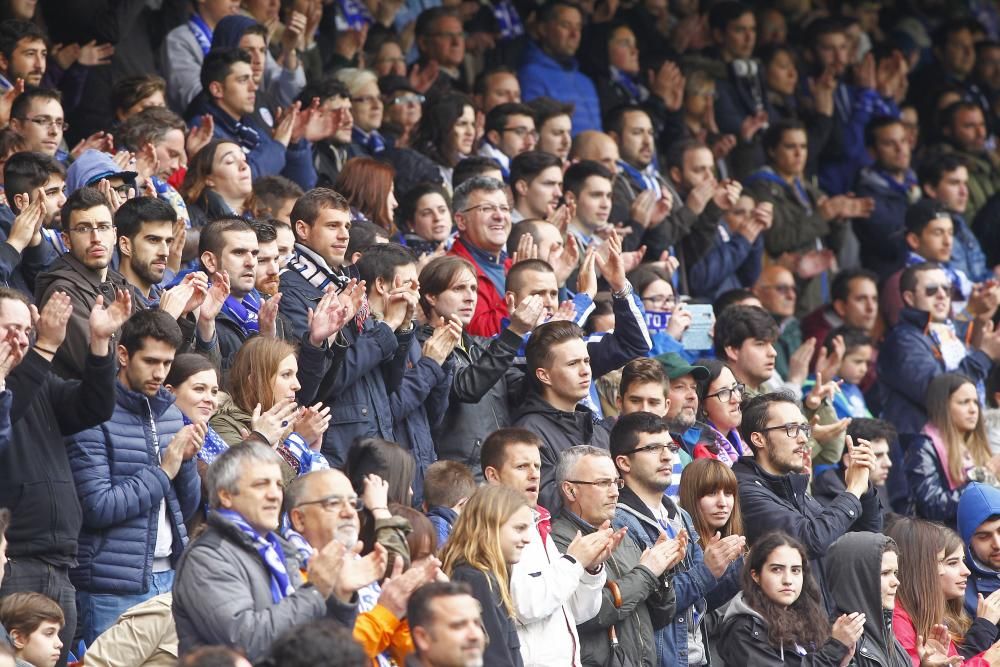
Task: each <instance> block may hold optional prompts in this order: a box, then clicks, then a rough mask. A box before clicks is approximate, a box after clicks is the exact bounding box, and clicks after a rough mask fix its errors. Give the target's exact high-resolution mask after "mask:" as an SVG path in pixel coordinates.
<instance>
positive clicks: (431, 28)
mask: <svg viewBox="0 0 1000 667" xmlns="http://www.w3.org/2000/svg"><path fill="white" fill-rule="evenodd" d="M414 33H415V35H416V42H417V50H418V51H419V52H420V58H419V60H418V61H417V63H416V64H415V65H414V69H418V70H425V69H426V68H428V67H433V66H435V65H436V66H437V67H438V75H437V76H436V77H435V78H434V82H433V83H432V84H431V87H430V88H429V89H428V90H427V91H426V94H427V95H428V97H432V98H433V96H438V95H442V94H444V93H446V92H448V91H449V90H458V91H462V92H465V91H468V90H469V81H468V77H467V76H466V73H465V72H463V71H462V70H463V65H464V63H465V37H466V35H465V28H464V27H463V26H462V19H461V18H460V17H459V15H458V13H457V12H456V11H455V10H454V9H452V8H451V7H433V8H431V9H428V10H426V11H423V12H421V13H420V15H419V16H418V17H417V22H416V25H415V26H414Z"/></svg>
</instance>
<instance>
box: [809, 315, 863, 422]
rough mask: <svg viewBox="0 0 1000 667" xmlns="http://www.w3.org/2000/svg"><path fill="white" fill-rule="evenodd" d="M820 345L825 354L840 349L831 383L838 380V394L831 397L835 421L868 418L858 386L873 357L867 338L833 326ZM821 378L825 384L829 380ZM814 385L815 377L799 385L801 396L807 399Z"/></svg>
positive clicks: (855, 332) (850, 328) (848, 329)
mask: <svg viewBox="0 0 1000 667" xmlns="http://www.w3.org/2000/svg"><path fill="white" fill-rule="evenodd" d="M838 339H839V340H838ZM823 346H824V347H825V348H826V353H827V355H833V354H835V351H836V350H837V348H838V347H842V349H843V352H842V354H843V357H842V360H841V362H840V368H839V369H838V370H837V372H836V374H835V375H834V377H833V379H834V380H839V381H840V391H838V392H837V393H836V394H835V395H834V397H833V409H834V410H836V412H837V418H838V419H843V418H844V417H852V418H853V417H865V418H870V417H871V416H872V413H871V411H870V410H869V409H868V404H867V403H865V396H864V393H863V392H862V391H861V387H860V386H859V385H860V384H861V380H862V379H864V377H865V375H866V374H867V373H868V368H869V367H870V366H871V363H872V356H873V355H874V354H875V347H874V345H873V344H872V339H871V337H870V336H869V335H868V334H866V333H865V332H864V331H862V330H861V329H856V328H854V327H848V326H843V327H837V328H836V329H833V330H831V331H830V333H829V334H827V337H826V341H825V342H824V343H823ZM823 379H824V381H826V380H829V379H830V378H823ZM815 384H816V378H815V376H812V377H810V378H809V379H808V380H806V381H805V382H804V383H803V384H802V392H803V393H802V395H803V396H807V395H808V394H809V392H810V391H812V388H813V386H814V385H815Z"/></svg>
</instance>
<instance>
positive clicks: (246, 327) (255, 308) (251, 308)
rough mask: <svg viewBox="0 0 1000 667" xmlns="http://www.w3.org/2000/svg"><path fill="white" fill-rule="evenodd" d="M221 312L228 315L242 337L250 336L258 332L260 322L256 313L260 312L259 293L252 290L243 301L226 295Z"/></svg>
mask: <svg viewBox="0 0 1000 667" xmlns="http://www.w3.org/2000/svg"><path fill="white" fill-rule="evenodd" d="M222 312H223V313H225V314H226V315H228V316H229V319H231V320H232V321H233V322H235V323H236V326H238V327H239V328H240V331H241V332H242V333H243V336H244V338H250V337H251V336H256V335H257V334H259V333H260V322H259V321H258V313H259V312H260V294H258V293H257V290H253V291H252V292H250V293H249V294H247V295H246V296H245V297H243V301H242V302H240V301H237V300H236V297H234V296H228V297H226V302H225V303H223V304H222Z"/></svg>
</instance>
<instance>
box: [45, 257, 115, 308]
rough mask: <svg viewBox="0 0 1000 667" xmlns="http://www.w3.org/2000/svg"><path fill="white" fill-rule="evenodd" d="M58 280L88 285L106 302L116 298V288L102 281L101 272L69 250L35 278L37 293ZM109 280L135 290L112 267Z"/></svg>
mask: <svg viewBox="0 0 1000 667" xmlns="http://www.w3.org/2000/svg"><path fill="white" fill-rule="evenodd" d="M56 280H65V281H66V282H69V283H73V284H74V285H79V286H81V287H82V286H85V285H86V286H87V287H88V288H89V289H88V291H89V292H90V293H91V294H93V295H94V296H97V295H98V294H101V295H103V296H104V302H105V303H110V302H111V301H114V299H115V293H114V290H112V289H111V288H109V287H108V286H107V285H106V284H104V283H102V282H101V275H100V273H98V272H97V271H96V270H94V269H90V268H87V267H86V266H84V265H83V264H82V263H81V262H80V261H79V260H78V259H77V258H75V257H73V255H72V254H70V253H68V252H66V253H63V254H62V255H61V256H60V257H59V259H57V260H56V261H55V262H53V263H52V266H51V268H49V270H48V271H46V272H45V273H41V274H39V275H38V278H36V279H35V293H36V294H44V293H45V291H46V290H47V289H48V288H49V285H51V284H52V283H53V282H55V281H56ZM107 282H108V283H111V284H112V285H114V286H116V287H120V288H122V289H128V290H129V291H131V292H134V291H135V290H132V289H131V288H130V287H129V286H128V283H126V282H125V278H123V277H122V275H121V274H120V273H118V272H117V271H115V270H114V269H112V268H111V267H108V278H107ZM102 287H103V289H102Z"/></svg>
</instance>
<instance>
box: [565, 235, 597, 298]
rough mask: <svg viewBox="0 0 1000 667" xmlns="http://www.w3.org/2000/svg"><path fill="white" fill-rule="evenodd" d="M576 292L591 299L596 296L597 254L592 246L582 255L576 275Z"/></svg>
mask: <svg viewBox="0 0 1000 667" xmlns="http://www.w3.org/2000/svg"><path fill="white" fill-rule="evenodd" d="M570 238H572V237H570ZM576 291H577V293H578V294H586V295H587V296H589V297H590V298H591V299H593V298H594V297H595V296H597V252H596V251H595V250H594V247H593V246H590V247H588V248H587V251H586V252H585V253H584V254H583V262H582V263H581V264H580V270H579V271H578V272H577V274H576Z"/></svg>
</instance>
